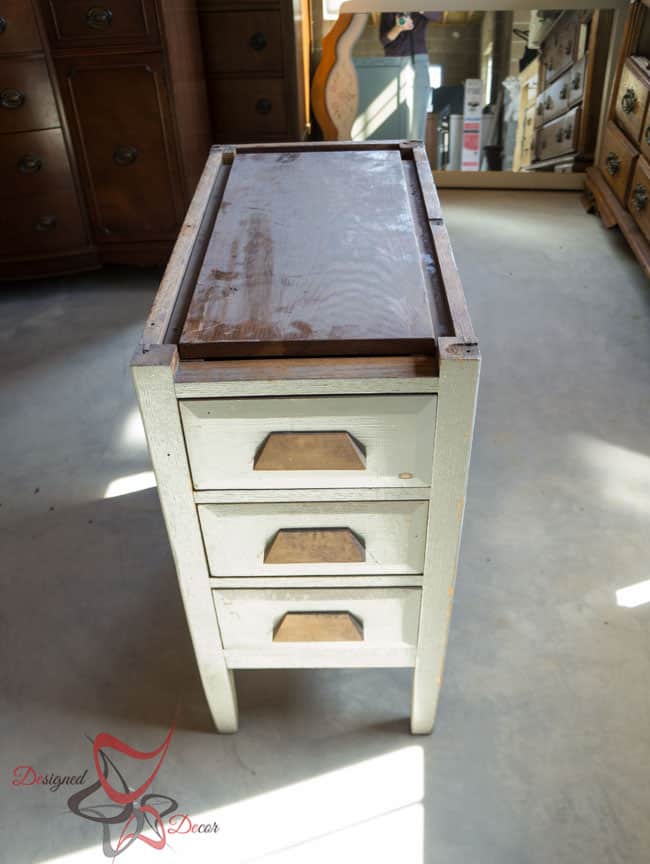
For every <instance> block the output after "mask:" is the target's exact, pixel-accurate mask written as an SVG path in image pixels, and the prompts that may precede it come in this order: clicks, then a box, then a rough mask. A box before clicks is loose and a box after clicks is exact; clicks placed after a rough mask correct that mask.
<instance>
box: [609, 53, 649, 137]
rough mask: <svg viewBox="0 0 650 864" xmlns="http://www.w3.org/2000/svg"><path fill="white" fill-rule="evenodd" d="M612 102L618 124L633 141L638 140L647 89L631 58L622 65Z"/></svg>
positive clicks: (646, 101)
mask: <svg viewBox="0 0 650 864" xmlns="http://www.w3.org/2000/svg"><path fill="white" fill-rule="evenodd" d="M614 104H615V110H616V120H617V122H618V124H619V126H620V127H621V128H622V129H624V130H625V131H626V132H627V134H628V135H629V136H630V138H631V139H632V140H633V141H638V140H639V138H640V136H641V127H642V125H643V120H644V118H645V112H646V106H647V104H648V89H647V84H646V82H645V81H644V80H642V78H641V72H640V70H639V68H638V66H637V64H636V63H635V62H634V61H633V60H631V59H629V60H627V61H626V63H625V66H624V67H623V71H622V73H621V80H620V82H619V85H618V91H617V93H616V101H615V103H614Z"/></svg>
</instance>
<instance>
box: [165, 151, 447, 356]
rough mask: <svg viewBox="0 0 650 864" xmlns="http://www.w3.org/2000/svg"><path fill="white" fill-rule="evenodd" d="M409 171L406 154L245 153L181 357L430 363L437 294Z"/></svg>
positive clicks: (226, 193) (209, 249) (234, 171)
mask: <svg viewBox="0 0 650 864" xmlns="http://www.w3.org/2000/svg"><path fill="white" fill-rule="evenodd" d="M409 166H413V162H412V161H411V162H410V163H408V166H407V163H406V162H405V161H404V158H403V156H402V153H401V151H400V150H399V149H397V148H393V149H379V148H378V149H356V150H355V149H352V150H345V149H341V150H334V149H329V150H324V151H320V150H317V149H305V150H304V151H303V150H296V148H295V147H294V148H291V149H289V152H282V150H281V149H280V148H279V149H278V151H277V152H273V151H271V152H269V151H268V150H266V152H255V151H254V150H253V151H250V152H246V151H244V152H240V151H239V150H238V151H237V153H236V156H235V158H234V160H233V162H232V165H230V166H229V173H228V177H227V180H226V182H225V186H224V187H223V195H222V197H221V201H220V203H219V206H218V209H217V212H216V219H215V221H214V226H213V228H212V231H211V234H210V236H209V239H208V242H207V246H206V249H205V255H204V256H203V259H202V261H201V264H200V267H199V269H198V277H197V279H196V285H195V287H194V290H193V293H192V296H191V298H190V301H189V305H188V310H187V314H186V316H185V320H184V323H183V326H182V332H181V335H180V339H179V342H178V345H179V352H180V356H181V358H183V359H211V358H227V357H230V358H237V357H249V358H254V357H281V356H285V357H305V356H321V357H326V356H345V355H352V356H356V355H373V354H374V355H377V354H398V355H399V354H401V355H408V354H422V353H425V354H426V353H430V354H433V353H434V352H435V345H436V339H437V336H438V335H441V332H442V331H441V322H440V314H439V311H438V309H437V308H436V307H437V302H438V305H439V299H440V298H439V297H438V301H437V300H436V294H437V293H439V292H440V287H439V286H438V285H437V281H436V274H435V271H436V268H435V266H434V265H433V259H432V256H431V254H430V253H429V252H428V251H427V248H426V244H423V241H422V235H423V230H424V228H426V227H428V226H427V224H426V222H427V212H426V207H425V203H424V202H423V200H419V201H416V200H415V197H416V196H415V194H414V189H415V187H414V185H413V184H414V182H415V181H414V179H413V176H411V175H410V174H409V170H412V168H411V169H409ZM427 170H428V169H427ZM429 176H430V175H429ZM417 188H418V189H419V187H417ZM431 189H432V190H433V184H432V183H431ZM213 194H214V193H213ZM434 194H435V193H434ZM436 200H437V199H436ZM421 223H424V228H423V224H421Z"/></svg>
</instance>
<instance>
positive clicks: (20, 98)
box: [0, 88, 25, 110]
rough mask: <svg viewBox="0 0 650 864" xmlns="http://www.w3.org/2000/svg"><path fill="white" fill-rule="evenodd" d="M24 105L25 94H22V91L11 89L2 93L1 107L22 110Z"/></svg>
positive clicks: (0, 98)
mask: <svg viewBox="0 0 650 864" xmlns="http://www.w3.org/2000/svg"><path fill="white" fill-rule="evenodd" d="M24 104H25V94H24V93H21V92H20V90H14V89H13V88H9V89H8V90H2V91H1V92H0V105H2V107H3V108H7V109H9V110H15V109H16V108H22V107H23V105H24Z"/></svg>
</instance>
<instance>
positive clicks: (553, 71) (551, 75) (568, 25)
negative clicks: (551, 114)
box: [542, 12, 580, 88]
mask: <svg viewBox="0 0 650 864" xmlns="http://www.w3.org/2000/svg"><path fill="white" fill-rule="evenodd" d="M579 32H580V24H579V22H578V19H577V16H576V13H575V12H568V13H565V15H564V17H563V19H562V20H561V21H560V22H559V23H558V24H557V26H556V27H555V28H554V29H553V31H552V32H551V33H550V35H549V36H548V39H547V41H546V43H545V55H546V57H545V59H544V60H543V62H542V67H543V71H544V75H543V79H544V88H546V87H548V85H549V84H550V83H551V82H553V81H554V80H555V79H556V78H557V77H558V76H559V75H561V74H562V72H564V70H565V69H567V68H568V67H569V66H571V64H572V63H573V60H574V58H575V57H576V56H577V52H578V39H579Z"/></svg>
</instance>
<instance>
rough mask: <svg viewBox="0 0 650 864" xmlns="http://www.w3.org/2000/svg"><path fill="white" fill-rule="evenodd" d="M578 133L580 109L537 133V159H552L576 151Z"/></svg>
mask: <svg viewBox="0 0 650 864" xmlns="http://www.w3.org/2000/svg"><path fill="white" fill-rule="evenodd" d="M579 132H580V108H574V109H573V110H572V111H568V112H567V113H566V114H563V115H562V116H561V117H558V118H557V120H552V121H551V122H550V123H547V124H546V125H545V126H544V127H543V128H542V129H540V130H539V131H538V133H537V138H538V147H537V158H538V159H554V158H555V157H557V156H564V154H565V153H572V152H573V151H574V150H577V148H578V136H579Z"/></svg>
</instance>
